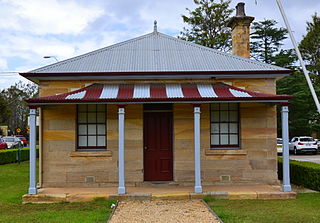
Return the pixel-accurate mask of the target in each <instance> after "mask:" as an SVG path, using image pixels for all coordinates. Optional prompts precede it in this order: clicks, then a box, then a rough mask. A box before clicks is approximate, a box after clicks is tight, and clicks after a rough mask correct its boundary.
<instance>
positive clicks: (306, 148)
mask: <svg viewBox="0 0 320 223" xmlns="http://www.w3.org/2000/svg"><path fill="white" fill-rule="evenodd" d="M289 150H290V152H293V153H294V154H299V153H306V152H312V153H313V154H317V152H318V143H317V141H316V140H315V139H314V138H312V137H311V136H299V137H293V138H292V139H291V142H290V144H289Z"/></svg>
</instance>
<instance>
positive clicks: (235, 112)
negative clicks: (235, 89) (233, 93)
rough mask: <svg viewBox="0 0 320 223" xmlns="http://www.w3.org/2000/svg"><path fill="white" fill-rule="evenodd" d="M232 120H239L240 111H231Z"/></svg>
mask: <svg viewBox="0 0 320 223" xmlns="http://www.w3.org/2000/svg"><path fill="white" fill-rule="evenodd" d="M229 113H230V122H237V121H238V112H237V111H230V112H229Z"/></svg>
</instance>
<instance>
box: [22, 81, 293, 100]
mask: <svg viewBox="0 0 320 223" xmlns="http://www.w3.org/2000/svg"><path fill="white" fill-rule="evenodd" d="M290 98H291V96H288V95H274V94H263V93H258V92H253V91H247V90H243V89H241V88H237V87H233V86H230V85H227V84H224V83H215V84H210V83H194V84H173V83H172V84H144V83H143V84H92V85H90V86H88V87H84V88H81V89H79V90H76V91H72V92H68V93H64V94H59V95H54V96H48V97H38V98H31V99H28V100H27V102H28V103H29V104H31V105H32V104H34V105H36V104H53V103H54V104H57V103H70V104H72V103H73V104H74V103H90V102H91V103H92V102H104V103H133V102H136V103H145V102H202V103H210V102H222V101H238V102H240V101H266V102H286V101H287V100H288V99H290Z"/></svg>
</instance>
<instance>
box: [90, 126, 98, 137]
mask: <svg viewBox="0 0 320 223" xmlns="http://www.w3.org/2000/svg"><path fill="white" fill-rule="evenodd" d="M95 134H97V125H94V124H90V125H88V135H95Z"/></svg>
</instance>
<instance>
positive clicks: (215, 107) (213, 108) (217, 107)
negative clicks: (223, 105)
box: [211, 104, 219, 111]
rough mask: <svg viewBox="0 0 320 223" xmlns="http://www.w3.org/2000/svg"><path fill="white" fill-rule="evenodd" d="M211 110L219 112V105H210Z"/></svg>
mask: <svg viewBox="0 0 320 223" xmlns="http://www.w3.org/2000/svg"><path fill="white" fill-rule="evenodd" d="M211 109H212V110H218V111H219V104H211Z"/></svg>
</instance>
